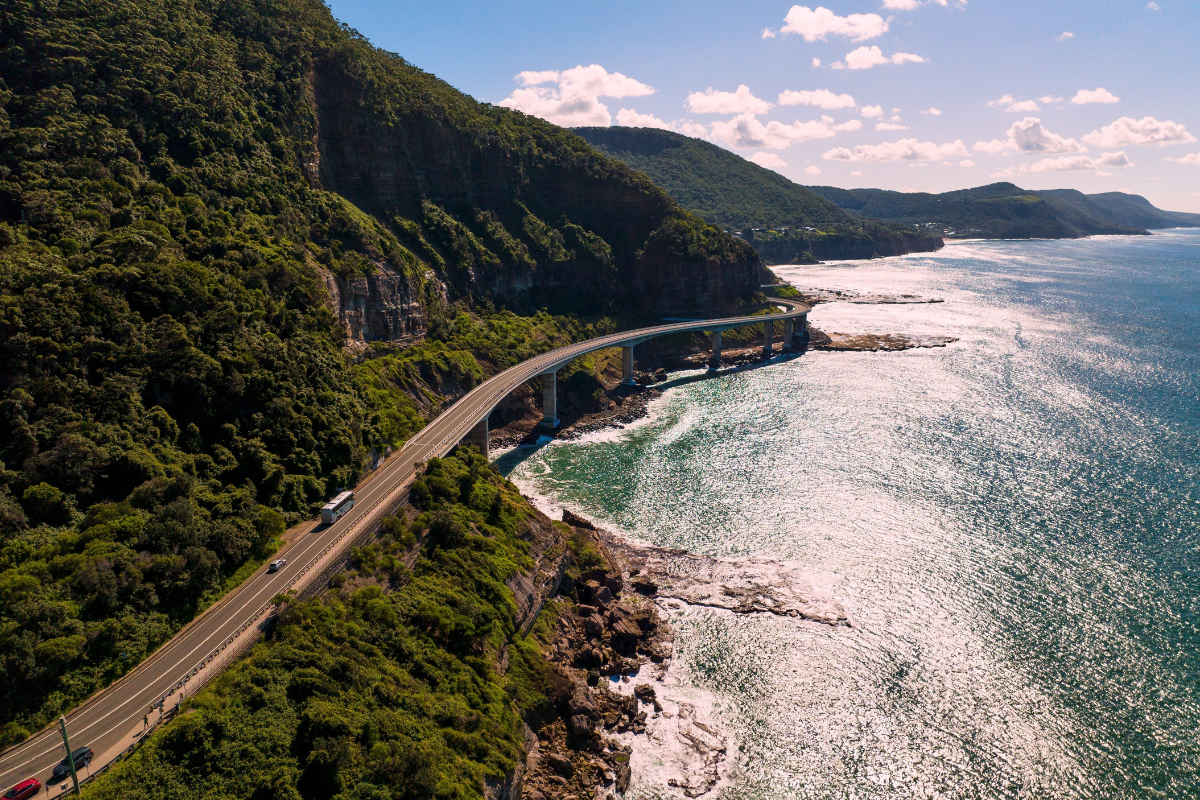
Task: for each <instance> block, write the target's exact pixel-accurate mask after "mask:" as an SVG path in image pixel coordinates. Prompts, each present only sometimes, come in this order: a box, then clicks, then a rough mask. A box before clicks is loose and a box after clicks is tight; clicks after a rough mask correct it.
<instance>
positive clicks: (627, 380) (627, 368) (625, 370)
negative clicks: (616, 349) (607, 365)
mask: <svg viewBox="0 0 1200 800" xmlns="http://www.w3.org/2000/svg"><path fill="white" fill-rule="evenodd" d="M621 374H622V376H623V377H622V379H621V383H624V384H625V385H626V386H633V385H634V383H635V382H634V380H633V346H632V345H630V346H629V347H622V348H621Z"/></svg>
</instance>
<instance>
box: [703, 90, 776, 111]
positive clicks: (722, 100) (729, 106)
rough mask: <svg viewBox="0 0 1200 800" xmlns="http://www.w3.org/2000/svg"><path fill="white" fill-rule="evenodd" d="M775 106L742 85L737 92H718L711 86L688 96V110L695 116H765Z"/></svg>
mask: <svg viewBox="0 0 1200 800" xmlns="http://www.w3.org/2000/svg"><path fill="white" fill-rule="evenodd" d="M772 108H774V106H773V105H772V104H771V103H768V102H767V101H766V100H760V99H759V98H757V97H755V96H754V95H753V94H751V93H750V87H748V86H746V84H744V83H743V84H742V85H741V86H739V87H738V88H737V91H736V92H718V91H717V90H716V89H713V88H712V87H711V86H710V87H708V89H707V91H703V92H692V93H691V94H689V95H688V96H687V109H688V111H691V112H692V113H693V114H742V113H745V112H750V113H752V114H764V113H766V112H768V111H770V110H771V109H772Z"/></svg>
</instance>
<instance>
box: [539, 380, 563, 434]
mask: <svg viewBox="0 0 1200 800" xmlns="http://www.w3.org/2000/svg"><path fill="white" fill-rule="evenodd" d="M539 424H541V425H543V426H545V427H547V428H557V427H558V372H557V371H555V372H545V373H542V421H541V423H539Z"/></svg>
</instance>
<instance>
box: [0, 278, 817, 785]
mask: <svg viewBox="0 0 1200 800" xmlns="http://www.w3.org/2000/svg"><path fill="white" fill-rule="evenodd" d="M771 304H772V305H776V306H778V307H780V308H782V309H783V311H782V312H781V313H779V314H770V315H760V316H744V317H730V318H725V319H715V320H695V321H686V322H675V323H671V324H666V325H658V326H655V327H652V328H640V329H638V330H633V331H625V332H623V333H614V334H610V335H608V336H601V337H598V338H596V339H590V340H588V341H586V342H579V343H577V344H572V345H568V346H566V347H560V348H559V349H557V350H552V351H550V352H548V353H544V354H542V355H540V356H536V357H535V358H531V359H529V360H528V361H523V362H521V363H520V364H517V365H516V366H515V367H512V368H510V369H507V370H505V371H504V372H501V373H500V374H498V375H495V376H493V377H492V378H490V379H488V380H486V381H484V382H483V383H482V384H480V385H479V386H477V387H475V389H473V390H472V391H471V392H469V393H468V394H467V395H466V396H464V397H463V398H462V399H460V400H459V401H458V402H456V403H455V404H454V405H453V406H451V407H450V408H449V409H447V410H446V411H445V412H443V413H442V414H441V415H440V416H438V417H437V419H435V420H433V421H432V422H430V423H429V425H427V426H426V427H425V428H424V429H423V430H421V432H420V433H418V434H417V435H416V436H414V437H413V438H412V439H411V440H409V442H408V443H407V444H406V445H404V447H402V448H400V450H399V451H398V452H397V453H395V454H394V455H393V456H392V457H390V458H389V459H388V460H387V462H386V463H385V464H384V465H383V466H381V467H380V468H379V469H377V470H376V471H375V473H374V474H373V475H372V476H371V477H370V479H369V480H368V481H366V482H365V483H364V485H363V486H362V487H360V488H359V489H357V490H356V492H355V494H356V502H355V505H354V508H352V509H351V510H350V511H349V512H348V513H347V514H346V515H345V516H343V517H342V518H341V519H339V520H337V521H336V522H334V523H333V524H332V525H322V524H320V523H319V522H318V523H316V524H314V525H313V526H312V527H311V528H309V529H308V530H307V531H305V532H304V533H302V534H301V535H299V536H298V537H296V538H295V539H293V540H292V541H291V542H290V543H288V544H287V545H285V546H284V547H283V548H282V549H281V550H280V551H279V553H278V554H277V556H276V557H277V558H284V559H287V564H286V565H285V566H284V567H283V568H282V569H280V570H279V571H278V572H273V573H269V572H267V571H266V567H263V568H260V569H259V570H258V571H257V572H256V573H254V575H252V576H251V577H250V578H248V579H247V580H246V581H245V582H243V583H242V584H241V585H240V586H238V587H237V588H236V589H234V590H233V591H232V592H230V593H229V594H228V595H226V596H225V597H224V598H222V599H221V600H220V601H219V602H217V603H215V604H213V605H212V606H211V607H209V608H208V609H207V610H206V611H205V612H204V613H203V614H201V615H200V616H199V617H197V618H196V619H195V620H193V621H192V622H191V623H189V624H188V625H187V626H186V627H184V628H183V630H181V631H180V632H179V633H177V634H176V635H175V636H174V637H173V638H172V639H171V640H170V641H168V642H167V643H165V644H164V645H162V646H161V647H159V648H158V650H156V651H155V652H154V653H153V654H151V655H150V656H149V657H148V658H147V659H145V660H144V661H143V662H142V663H141V664H139V665H138V666H137V667H135V668H134V669H133V670H132V671H131V672H129V673H126V674H125V676H123V677H122V678H121V679H120V680H118V681H117V682H115V683H113V684H112V685H111V686H109V687H108V688H106V689H104V690H102V691H100V692H98V693H97V694H95V695H94V696H92V697H91V698H90V699H89V700H87V701H86V702H85V703H83V704H82V705H80V706H79V707H78V708H76V709H74V710H73V711H72V712H71V713H70V714H68V715H67V719H66V728H67V731H68V732H69V734H70V741H71V746H72V748H78V747H82V746H85V745H86V746H89V747H91V748H92V749H93V750H94V751H95V753H96V757H95V760H94V761H93V762H92V763H91V765H90V766H89V767H88V768H86V769H85V770H83V772H82V774H80V775H79V778H80V780H81V781H82V780H86V779H88V778H90V777H92V776H94V775H95V774H96V773H97V772H99V771H102V770H103V769H105V768H106V767H107V765H108V764H110V763H112V762H113V761H115V760H116V759H118V758H120V757H121V756H122V755H123V754H124V753H126V752H128V751H129V750H130V749H131V748H133V747H135V746H137V745H138V744H139V743H140V742H141V741H142V740H143V739H144V737H145V736H147V735H149V733H150V732H151V731H153V730H154V728H155V727H156V726H157V725H158V724H159V723H161V722H162V721H163V720H164V719H167V718H169V714H170V711H171V710H172V709H174V708H176V707H177V705H178V703H179V702H181V701H182V700H183V699H185V698H186V697H190V696H191V695H192V694H194V693H195V692H196V691H197V690H198V689H199V688H200V687H201V686H203V685H204V684H205V683H206V682H207V681H208V680H210V679H211V678H212V677H213V676H215V675H217V674H219V673H220V672H221V670H223V669H224V668H225V667H226V666H228V665H229V663H230V662H232V661H233V659H234V658H235V657H236V656H237V655H238V654H239V653H241V652H244V651H245V650H246V648H248V647H249V646H250V645H252V644H253V643H254V642H255V641H256V640H257V639H258V637H259V636H261V635H262V633H263V631H264V630H265V629H266V627H267V625H268V624H269V621H270V619H271V617H272V616H273V614H274V609H275V607H274V604H273V603H272V598H274V597H275V596H276V595H277V594H282V593H284V592H289V591H290V592H296V593H297V594H300V595H304V594H306V593H311V592H315V591H318V590H319V589H320V588H321V587H322V586H324V585H325V584H326V583H327V582H328V580H329V578H330V577H331V576H332V575H333V574H334V573H336V572H337V571H338V570H340V569H342V568H344V566H345V564H346V559H347V557H348V554H349V552H350V548H351V547H353V546H355V545H356V544H359V543H361V542H363V541H365V540H366V539H367V538H369V537H370V536H371V535H373V534H374V532H375V530H377V528H378V526H379V524H380V522H381V521H382V519H383V517H384V516H386V515H387V514H388V513H389V512H390V511H391V510H392V509H394V508H395V507H396V505H397V504H399V503H400V502H401V501H403V500H404V499H405V498H406V497H407V495H408V489H409V486H410V485H411V484H412V479H413V477H414V476H415V474H416V470H417V468H418V467H419V465H420V464H421V463H422V462H424V461H427V460H428V459H430V458H433V457H435V456H438V457H440V456H444V455H446V454H447V453H449V452H450V450H452V449H453V448H454V447H455V446H456V445H457V444H458V443H459V442H460V441H462V440H463V438H464V437H468V435H469V438H470V440H471V441H473V442H474V443H475V444H477V445H479V446H480V449H481V450H482V451H483V452H484V453H485V454H486V453H487V452H488V441H487V439H488V435H487V419H488V416H489V415H490V414H491V413H492V410H493V409H494V408H495V407H496V405H497V404H498V403H499V402H500V401H501V400H503V399H504V397H505V396H507V395H508V394H509V393H510V392H511V391H512V390H513V389H516V388H517V387H518V386H520V385H521V384H523V383H525V382H526V381H529V380H532V379H534V378H537V377H539V376H541V379H542V387H543V394H544V396H545V398H546V400H545V408H544V422H545V423H546V424H548V425H553V424H555V423H556V422H557V419H556V408H555V405H554V403H555V400H554V396H555V392H554V388H555V386H554V384H555V375H556V374H557V372H558V370H559V369H561V368H562V367H563V366H565V365H566V364H567V363H569V362H570V361H572V360H573V359H576V358H579V357H580V356H583V355H586V354H588V353H591V352H594V351H596V350H603V349H605V348H609V347H621V348H623V349H624V368H625V380H626V381H630V382H632V380H633V348H634V346H636V345H638V344H640V343H642V342H645V341H647V340H649V339H653V338H655V337H656V336H663V335H666V334H670V333H683V332H696V331H707V332H711V333H712V336H713V350H714V354H713V355H714V358H713V360H712V362H710V363H711V364H712V365H713V366H714V367H715V366H718V365H719V364H720V352H721V332H722V331H726V330H729V329H730V328H739V327H742V326H745V325H756V324H759V323H763V322H770V323H772V324H771V325H767V326H766V329H765V337H764V342H763V350H764V352H769V351H770V347H771V337H772V332H773V329H774V323H775V322H779V321H781V320H782V321H783V324H784V349H785V350H786V349H790V348H793V347H794V346H795V345H796V344H798V343H799V342H798V341H796V340H797V339H799V338H801V337H804V336H806V334H807V326H806V324H805V322H806V317H807V314H808V312H809V310H810V309H809V307H808V306H806V305H804V304H802V303H797V302H794V301H792V300H777V299H773V300H771ZM797 323H799V325H797ZM63 755H64V752H63V742H62V738H61V737H60V733H59V728H58V725H52V726H50V727H47V728H45V729H43V730H41V731H39V732H38V733H36V734H34V735H33V736H31V737H30V738H29V739H27V740H25V741H24V742H22V743H21V744H19V745H16V746H14V747H11V748H9V749H8V750H6V751H5V752H3V753H0V791H3V790H4V789H6V788H7V787H9V786H11V785H12V784H14V783H16V782H18V781H20V780H23V779H25V778H30V777H36V778H38V779H40V780H41V781H42V783H43V784H46V783H47V779H48V778H49V777H50V773H51V770H52V769H53V768H54V765H55V764H57V763H58V762H59V761H60V760H62V758H63ZM70 783H71V781H70V779H69V778H68V779H67V780H66V781H65V782H62V783H57V784H53V785H47V786H46V787H45V788H44V789H43V790H42V792H41V793H40V794H39V797H47V796H49V797H57V796H59V795H61V794H64V793H65V792H66V791H67V790H68V789H69V787H70Z"/></svg>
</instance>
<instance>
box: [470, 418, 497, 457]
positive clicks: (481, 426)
mask: <svg viewBox="0 0 1200 800" xmlns="http://www.w3.org/2000/svg"><path fill="white" fill-rule="evenodd" d="M488 416H491V415H490V414H489V415H488ZM467 441H469V442H470V443H471V444H473V445H475V446H476V447H478V448H479V452H481V453H483V457H484V458H486V459H487V460H488V461H491V460H492V452H491V448H490V446H489V442H488V418H487V417H484V418H483V419H481V420H479V422H477V423H475V427H474V428H471V433H470V434H468V436H467Z"/></svg>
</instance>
